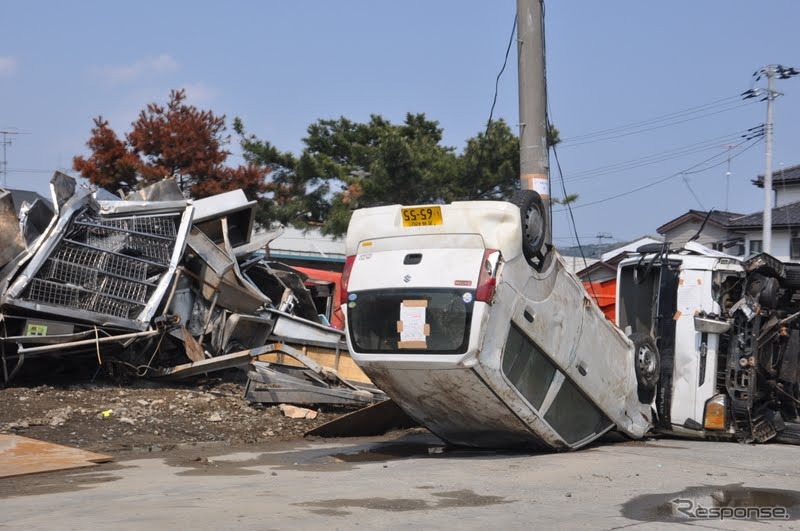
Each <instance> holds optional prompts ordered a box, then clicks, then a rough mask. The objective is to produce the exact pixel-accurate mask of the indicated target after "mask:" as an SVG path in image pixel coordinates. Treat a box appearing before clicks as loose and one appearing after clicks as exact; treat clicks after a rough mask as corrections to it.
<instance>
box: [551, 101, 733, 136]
mask: <svg viewBox="0 0 800 531" xmlns="http://www.w3.org/2000/svg"><path fill="white" fill-rule="evenodd" d="M739 98H740V96H729V97H727V98H722V99H719V100H715V101H712V102H709V103H704V104H702V105H696V106H694V107H689V108H688V109H684V110H682V111H675V112H671V113H667V114H662V115H659V116H654V117H652V118H646V119H644V120H639V121H636V122H630V123H627V124H623V125H618V126H615V127H609V128H607V129H600V130H598V131H592V132H590V133H584V134H581V135H575V136H573V137H569V138H565V139H564V140H563V141H564V142H574V141H578V140H584V139H586V138H591V137H595V136H602V135H607V134H611V133H616V132H619V131H622V130H624V129H631V128H634V127H641V126H644V125H651V124H653V123H658V122H663V121H665V120H670V119H675V118H679V117H683V116H685V115H687V114H694V113H697V112H703V111H707V110H709V109H711V108H716V107H721V106H726V105H731V104H733V103H736V102H738V100H739Z"/></svg>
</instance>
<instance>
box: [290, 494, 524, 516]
mask: <svg viewBox="0 0 800 531" xmlns="http://www.w3.org/2000/svg"><path fill="white" fill-rule="evenodd" d="M431 495H432V498H430V499H424V498H355V499H347V498H338V499H333V500H317V501H311V502H303V503H295V504H293V505H296V506H298V507H311V508H312V509H311V512H313V513H316V514H324V515H328V516H346V515H349V514H351V513H350V511H348V510H347V509H372V510H376V511H385V512H407V511H430V510H435V509H450V508H453V507H486V506H488V505H501V504H506V503H512V502H513V501H514V500H506V499H505V498H504V497H502V496H484V495H481V494H477V493H475V492H473V491H471V490H468V489H465V490H455V491H449V492H433V493H431Z"/></svg>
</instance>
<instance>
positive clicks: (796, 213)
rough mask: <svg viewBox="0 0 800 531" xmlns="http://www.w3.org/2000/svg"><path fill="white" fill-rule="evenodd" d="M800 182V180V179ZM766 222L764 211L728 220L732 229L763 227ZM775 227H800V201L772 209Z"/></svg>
mask: <svg viewBox="0 0 800 531" xmlns="http://www.w3.org/2000/svg"><path fill="white" fill-rule="evenodd" d="M799 182H800V181H799ZM763 224H764V213H763V212H756V213H755V214H749V215H747V216H740V217H738V218H733V219H731V220H730V221H729V222H728V225H727V226H728V227H729V228H731V229H751V228H761V227H762V225H763ZM772 226H773V227H800V201H797V202H795V203H789V204H787V205H783V206H779V207H775V208H773V209H772Z"/></svg>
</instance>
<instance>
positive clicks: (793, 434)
mask: <svg viewBox="0 0 800 531" xmlns="http://www.w3.org/2000/svg"><path fill="white" fill-rule="evenodd" d="M775 441H777V442H779V443H784V444H800V424H798V423H796V422H786V426H785V427H784V428H783V431H780V432H778V436H777V437H776V438H775Z"/></svg>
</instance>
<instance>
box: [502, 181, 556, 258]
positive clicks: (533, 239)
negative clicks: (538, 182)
mask: <svg viewBox="0 0 800 531" xmlns="http://www.w3.org/2000/svg"><path fill="white" fill-rule="evenodd" d="M511 202H512V203H513V204H515V205H517V206H518V207H519V213H520V218H522V254H524V255H525V258H527V259H528V260H531V259H533V258H536V256H537V255H538V254H539V251H540V250H541V248H542V245H543V244H544V238H545V235H546V234H547V227H546V226H545V214H544V202H543V201H542V198H541V197H540V196H539V194H538V193H536V192H535V191H533V190H517V191H516V192H514V196H513V197H512V198H511Z"/></svg>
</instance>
